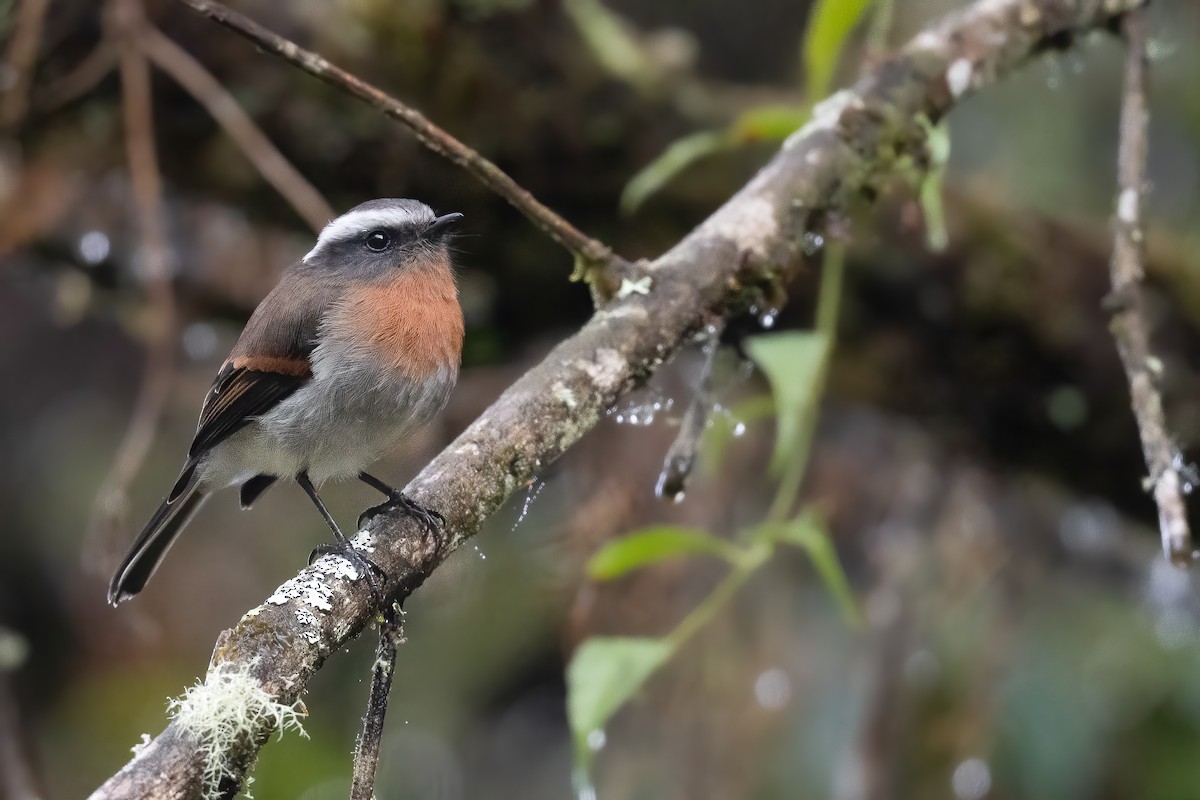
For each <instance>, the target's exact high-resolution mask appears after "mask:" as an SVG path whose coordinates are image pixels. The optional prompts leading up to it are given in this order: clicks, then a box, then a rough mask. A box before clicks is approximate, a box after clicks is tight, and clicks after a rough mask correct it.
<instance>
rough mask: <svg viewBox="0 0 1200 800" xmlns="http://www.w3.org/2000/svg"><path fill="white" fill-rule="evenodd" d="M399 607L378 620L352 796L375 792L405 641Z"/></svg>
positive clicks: (363, 798)
mask: <svg viewBox="0 0 1200 800" xmlns="http://www.w3.org/2000/svg"><path fill="white" fill-rule="evenodd" d="M403 613H404V612H403V611H401V610H400V609H399V607H397V606H395V605H392V606H390V607H389V608H388V610H387V611H385V612H384V615H383V621H382V622H380V623H379V645H378V646H377V647H376V649H375V663H374V664H373V665H372V666H371V694H370V696H369V698H368V700H367V713H366V714H365V715H363V727H362V733H360V734H359V736H358V747H356V748H355V750H354V780H353V782H352V783H351V784H350V800H371V798H372V797H374V792H375V772H376V770H377V768H378V767H379V747H380V744H381V743H382V742H383V719H384V716H385V715H386V714H387V704H388V693H389V692H390V691H391V690H392V674H393V673H394V672H395V671H396V650H397V648H399V646H400V645H401V644H403V643H404V617H403Z"/></svg>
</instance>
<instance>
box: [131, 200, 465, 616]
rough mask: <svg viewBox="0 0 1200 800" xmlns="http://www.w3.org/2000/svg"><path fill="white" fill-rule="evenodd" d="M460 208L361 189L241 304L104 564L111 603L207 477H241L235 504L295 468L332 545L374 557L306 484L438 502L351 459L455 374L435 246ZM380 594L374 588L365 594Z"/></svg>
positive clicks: (451, 314)
mask: <svg viewBox="0 0 1200 800" xmlns="http://www.w3.org/2000/svg"><path fill="white" fill-rule="evenodd" d="M461 218H462V214H445V215H443V216H440V217H439V216H435V215H434V213H433V211H432V210H431V209H430V208H429V206H427V205H425V204H424V203H420V202H417V201H416V200H403V199H382V200H371V201H369V202H366V203H363V204H361V205H359V206H356V207H355V208H353V209H351V210H350V211H348V212H347V213H345V214H343V215H342V216H340V217H338V218H337V219H335V220H333V221H332V222H330V223H329V224H328V225H326V226H325V228H324V229H323V230H322V231H321V234H320V236H318V237H317V244H316V246H315V247H314V248H313V249H312V250H311V251H310V252H309V253H308V255H306V256H304V258H302V259H301V260H300V261H297V262H295V263H294V264H292V265H291V266H290V267H288V268H287V270H286V271H285V272H284V273H283V275H282V276H281V277H280V279H279V283H278V285H276V286H275V288H274V289H272V290H271V292H270V294H268V295H267V296H266V298H264V299H263V301H262V302H261V303H260V304H259V306H258V308H256V309H255V310H254V313H253V314H252V315H251V316H250V320H249V322H247V323H246V328H245V330H243V331H242V335H241V337H240V338H239V339H238V341H237V344H236V345H234V348H233V351H232V352H230V354H229V357H228V358H227V359H226V360H225V363H224V364H222V365H221V369H220V371H219V372H218V373H217V377H216V380H214V381H213V385H212V388H210V389H209V391H208V395H207V396H206V397H205V398H204V406H203V408H202V409H201V411H200V422H199V423H198V425H197V427H196V436H195V438H194V439H193V440H192V446H191V448H190V449H189V450H188V455H187V460H186V462H184V465H183V470H182V471H181V472H180V474H179V479H178V480H177V481H176V482H175V486H174V488H173V489H171V493H170V495H169V496H168V497H167V499H166V500H164V501H163V503H162V505H160V506H159V507H158V510H157V511H156V512H154V516H153V517H151V518H150V522H149V523H147V525H146V527H145V528H144V529H143V530H142V532H141V533H140V534H139V535H138V537H137V539H136V540H134V542H133V545H132V547H130V549H129V552H128V554H126V556H125V558H124V560H122V562H121V566H120V567H118V568H117V571H116V574H115V575H113V579H112V583H111V584H110V585H109V588H108V601H109V602H110V603H112V604H113V605H116V604H117V603H120V602H121V601H123V600H126V599H128V598H130V597H132V596H133V595H135V594H137V593H138V592H139V591H141V589H142V587H144V586H145V585H146V581H147V580H149V579H150V576H151V575H153V574H154V570H155V569H156V568H157V567H158V565H159V563H160V562H161V561H162V558H163V556H164V555H165V554H166V552H167V549H168V548H169V547H170V546H171V543H172V542H173V541H174V540H175V537H176V536H178V535H179V532H180V531H181V530H182V529H183V527H184V526H185V525H186V524H187V523H188V521H189V520H190V519H191V518H192V516H193V515H194V514H195V513H196V511H197V510H198V509H199V508H200V506H201V505H202V504H203V503H204V501H205V499H206V498H207V497H208V496H209V495H210V494H211V493H213V492H214V491H216V490H218V489H224V488H225V487H228V486H239V487H240V491H241V501H242V507H243V508H249V507H250V505H251V504H252V503H253V502H254V500H255V499H256V498H257V497H258V496H259V495H261V494H262V493H263V492H264V491H266V489H267V488H268V487H270V486H271V484H273V483H274V482H275V481H276V480H279V479H281V478H282V479H286V480H294V481H296V482H297V483H298V484H300V487H301V488H302V489H304V491H305V492H306V493H307V494H308V496H309V497H310V498H311V499H312V501H313V503H314V504H316V506H317V509H318V510H319V511H320V512H321V515H322V516H323V517H324V518H325V521H326V523H327V524H328V525H329V527H330V528H332V529H333V534H334V538H335V541H336V544H334V545H327V546H324V547H320V548H318V549H317V550H316V551H314V554H316V553H324V552H340V553H342V554H343V555H345V556H346V557H348V558H350V559H351V560H353V561H355V563H356V564H359V565H361V566H366V567H368V568H369V569H368V570H367V577H368V579H369V580H371V586H372V592H373V593H376V588H375V583H374V581H373V578H372V575H371V570H377V569H378V568H377V567H375V565H374V564H371V563H370V562H369V561H367V560H366V558H365V557H364V556H362V555H361V554H360V553H358V551H356V550H354V549H353V548H351V547H350V543H349V540H348V539H347V538H346V537H345V536H344V535H343V534H342V532H341V530H339V528H338V526H337V523H336V522H334V520H333V517H332V516H331V515H330V514H329V512H328V511H327V510H326V508H325V505H324V504H323V503H322V502H321V498H320V497H318V495H317V491H316V487H317V486H319V485H321V483H323V482H324V481H327V480H329V479H331V478H334V479H337V478H349V477H357V478H359V479H360V480H362V481H363V482H365V483H367V484H369V485H370V486H372V487H374V488H376V489H378V490H379V491H381V492H383V493H384V494H385V495H387V497H388V501H387V502H385V503H383V504H381V505H379V506H375V507H373V508H371V509H368V511H367V512H365V513H366V514H367V515H371V514H374V513H378V512H379V511H381V510H383V509H385V508H390V507H395V506H399V507H402V508H405V509H407V510H408V511H409V512H410V513H413V514H415V515H417V516H418V517H419V518H420V519H422V521H424V522H425V524H427V525H434V524H437V523H438V522H440V520H441V517H440V515H438V514H437V513H436V512H433V511H429V510H427V509H424V508H422V507H421V506H419V505H417V504H416V503H415V502H413V501H412V500H410V499H409V498H407V497H405V496H404V495H403V494H401V493H400V492H399V491H398V490H396V489H393V488H391V487H390V486H388V485H387V484H385V483H384V482H383V481H380V480H379V479H377V478H375V477H373V476H371V475H368V474H367V473H366V472H364V471H363V470H364V469H366V468H367V467H368V466H369V465H370V464H372V463H373V462H374V461H375V460H376V459H377V458H379V456H380V455H382V454H383V453H384V452H385V451H387V450H388V449H389V448H391V447H393V446H394V445H396V444H397V443H398V442H400V441H401V440H403V439H404V438H406V437H408V436H409V435H411V434H412V433H413V431H414V430H415V429H417V428H418V427H419V426H421V425H423V424H425V423H427V422H428V421H429V420H430V419H431V418H432V417H433V416H434V415H435V414H437V413H438V412H439V411H440V410H441V409H442V408H443V406H445V404H446V401H447V399H448V398H449V396H450V392H451V390H452V389H453V388H454V384H455V382H456V381H457V380H458V365H459V360H460V356H461V354H462V342H463V316H462V308H461V307H460V306H459V302H458V290H457V288H456V286H455V283H454V273H453V270H452V266H451V263H450V252H449V249H448V247H447V233H448V232H449V231H450V230H451V228H452V227H453V224H454V223H455V222H457V221H458V220H459V219H461ZM376 599H378V598H376Z"/></svg>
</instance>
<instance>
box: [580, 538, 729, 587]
mask: <svg viewBox="0 0 1200 800" xmlns="http://www.w3.org/2000/svg"><path fill="white" fill-rule="evenodd" d="M692 554H699V555H709V556H717V557H718V558H723V559H725V560H727V561H731V562H732V561H733V560H735V559H736V558H737V555H738V549H737V547H735V546H734V545H732V544H730V543H729V542H727V541H725V540H724V539H718V538H716V537H715V536H710V535H709V534H707V533H705V532H704V531H698V530H695V529H693V528H683V527H679V526H675V525H662V526H658V527H654V528H646V529H645V530H641V531H636V532H634V533H630V534H628V535H626V536H622V537H621V538H620V539H614V540H613V541H611V542H609V543H608V544H606V545H605V546H604V547H603V548H601V549H600V552H598V553H596V554H595V555H594V556H592V558H591V560H589V561H588V565H587V570H588V575H590V576H591V577H592V578H594V579H596V580H600V581H606V580H612V579H613V578H619V577H621V576H622V575H624V574H626V573H627V572H631V571H632V570H635V569H637V568H638V567H644V566H646V565H647V564H653V563H654V562H656V561H662V560H663V559H667V558H674V557H676V556H684V555H692Z"/></svg>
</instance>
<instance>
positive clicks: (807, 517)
mask: <svg viewBox="0 0 1200 800" xmlns="http://www.w3.org/2000/svg"><path fill="white" fill-rule="evenodd" d="M755 536H757V537H760V538H766V539H771V540H773V541H777V542H786V543H788V544H793V545H796V546H798V547H803V548H804V550H805V551H806V552H807V553H808V557H809V560H811V561H812V564H813V567H815V568H816V570H817V574H818V575H820V576H821V580H822V581H824V583H825V588H826V589H828V590H829V593H830V594H831V595H833V599H834V601H835V602H836V603H837V604H838V608H840V609H841V612H842V615H843V616H844V617H845V618H846V621H847V622H848V623H849V624H851V625H853V626H854V627H859V626H861V625H862V615H861V614H860V612H859V610H858V604H857V603H856V602H855V600H854V594H853V593H852V592H851V591H850V583H849V582H848V581H847V580H846V573H845V572H844V571H843V570H842V565H841V562H839V561H838V557H837V550H835V549H834V547H833V542H832V541H831V540H830V538H829V533H828V531H826V529H825V524H824V523H823V522H822V521H821V520H820V519H818V517H817V516H816V515H815V514H813V513H811V512H806V513H803V514H801V515H800V516H798V517H796V518H795V519H794V520H792V521H790V522H785V523H783V524H781V525H761V526H759V527H758V528H757V529H756V530H755Z"/></svg>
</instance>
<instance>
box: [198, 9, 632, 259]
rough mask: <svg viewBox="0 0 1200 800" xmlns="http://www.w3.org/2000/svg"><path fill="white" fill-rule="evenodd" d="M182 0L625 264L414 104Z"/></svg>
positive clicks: (562, 232) (523, 208)
mask: <svg viewBox="0 0 1200 800" xmlns="http://www.w3.org/2000/svg"><path fill="white" fill-rule="evenodd" d="M181 1H182V2H183V3H185V4H186V5H188V6H191V7H192V8H193V9H195V10H196V11H199V12H200V13H201V14H203V15H204V16H206V17H209V18H210V19H213V20H215V21H216V22H219V23H221V24H222V25H224V26H226V27H227V28H229V29H231V30H233V31H235V32H236V33H239V34H241V35H242V36H244V37H246V38H247V39H249V40H250V41H252V42H254V43H255V44H256V45H258V46H259V47H261V48H262V49H263V50H266V51H267V52H269V53H274V54H275V55H277V56H279V57H281V58H283V59H285V60H286V61H288V62H290V63H292V64H295V65H296V66H298V67H299V68H300V69H302V70H304V71H305V72H307V73H309V74H310V75H313V76H315V77H317V78H320V79H321V80H323V81H325V82H326V83H330V84H332V85H334V86H336V87H338V88H339V89H342V90H343V91H345V92H347V93H348V94H351V95H353V96H354V97H357V98H359V99H360V100H364V101H366V102H367V104H368V105H370V106H373V107H374V108H377V109H379V110H380V111H382V112H383V113H384V114H387V115H388V116H389V117H391V118H392V119H394V120H397V121H399V122H401V123H403V124H404V125H407V126H408V127H409V128H411V129H412V131H413V133H415V134H416V135H417V139H418V140H419V141H420V142H421V143H422V144H424V145H425V146H426V147H428V148H429V149H430V150H432V151H434V152H435V153H437V154H438V155H441V156H443V157H445V158H447V159H449V160H450V161H452V162H453V163H455V164H457V165H458V166H460V167H462V168H463V169H465V170H466V171H467V172H469V173H470V174H471V175H473V176H474V177H475V178H476V179H477V180H478V181H479V182H480V183H482V184H483V185H484V186H486V187H487V188H489V189H491V190H492V191H493V192H495V193H496V194H498V195H500V196H501V197H503V198H504V199H505V200H507V201H508V202H509V203H510V204H512V206H513V207H514V208H516V209H517V210H518V211H520V212H521V213H522V214H524V215H525V216H526V217H527V218H528V219H529V220H530V221H531V222H532V223H533V224H534V225H537V226H538V227H539V228H541V229H542V230H543V231H544V232H545V233H546V235H548V236H549V237H550V238H551V239H553V240H554V241H556V242H558V243H559V244H560V245H562V246H563V247H565V248H566V249H567V250H569V251H571V253H573V254H574V255H575V257H576V258H577V259H580V260H582V261H584V262H586V263H587V264H589V265H591V266H595V267H601V268H603V267H609V266H613V265H616V266H624V262H623V261H621V259H619V258H618V257H617V256H616V255H615V254H614V253H613V252H612V250H611V249H610V248H609V247H608V246H607V245H605V244H603V243H601V242H598V241H596V240H595V239H593V238H591V237H590V236H588V235H586V234H585V233H583V232H582V231H580V230H579V229H578V228H576V227H575V226H574V225H572V224H571V223H569V222H567V221H566V220H565V219H563V218H562V217H560V216H559V215H558V214H556V213H555V212H553V211H551V210H550V209H549V208H547V207H546V206H544V205H542V204H541V203H540V202H538V200H537V199H536V198H535V197H534V196H533V195H532V194H530V193H529V192H528V191H527V190H526V189H524V188H522V187H521V186H520V184H518V183H517V182H516V181H514V180H513V179H512V178H510V177H509V176H508V175H507V174H506V173H505V172H504V171H503V170H501V169H500V168H499V167H497V166H496V165H495V164H493V163H492V162H491V161H489V160H487V159H486V158H484V157H483V156H481V155H480V154H479V153H477V152H475V151H474V150H472V149H471V148H470V147H467V146H466V145H465V144H463V143H462V142H460V141H459V140H458V139H455V138H454V137H453V136H451V135H450V134H449V133H447V132H446V131H444V130H442V129H441V128H439V127H438V126H437V125H435V124H434V123H432V122H430V121H429V119H428V118H426V116H425V115H424V114H422V113H421V112H420V111H417V110H416V109H415V108H412V107H411V106H408V105H405V104H404V103H402V102H400V101H399V100H397V99H395V98H394V97H391V96H390V95H388V94H386V93H385V92H383V91H381V90H380V89H377V88H376V87H374V86H372V85H371V84H369V83H367V82H366V81H364V80H362V79H361V78H359V77H357V76H356V75H352V74H350V73H349V72H346V71H345V70H344V69H341V68H340V67H337V66H334V65H333V64H331V63H329V62H328V61H326V60H325V59H324V58H322V57H321V56H319V55H317V54H316V53H313V52H310V51H308V50H305V49H304V48H302V47H300V46H298V45H296V44H295V43H294V42H291V41H289V40H287V39H285V38H283V37H282V36H280V35H278V34H277V33H274V32H273V31H269V30H267V29H266V28H264V27H263V26H261V25H259V24H258V23H257V22H255V21H254V20H252V19H250V18H248V17H246V16H243V15H242V14H239V13H238V12H236V11H234V10H232V9H230V8H227V7H226V6H224V5H222V4H221V3H218V2H215V0H181Z"/></svg>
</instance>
